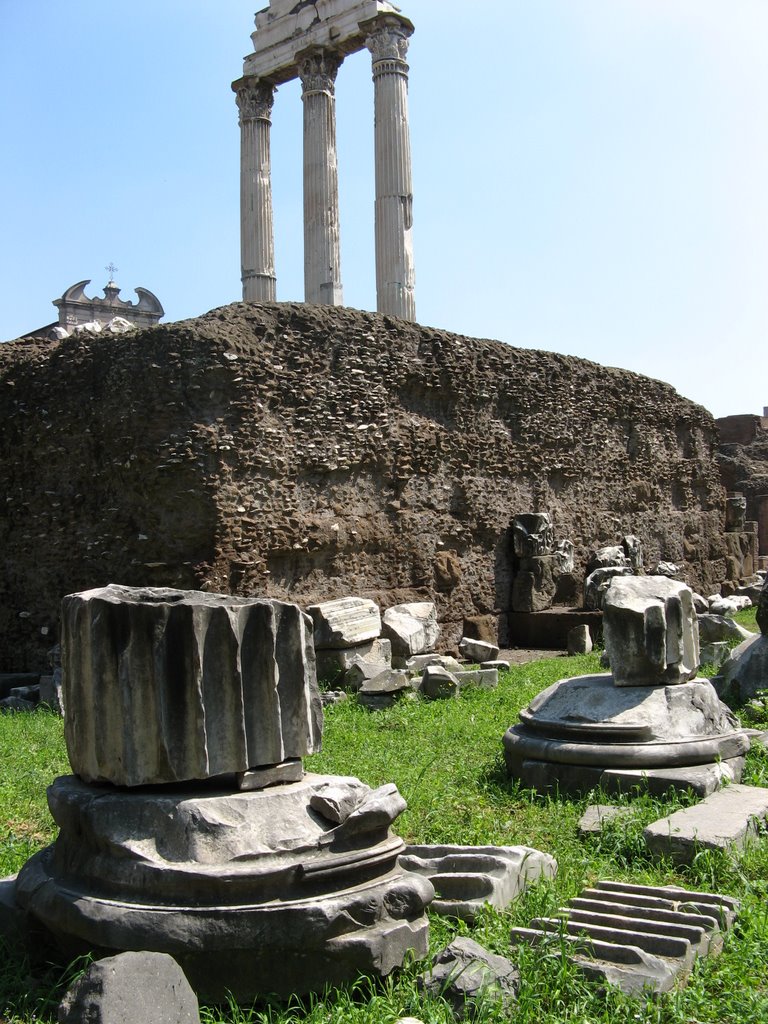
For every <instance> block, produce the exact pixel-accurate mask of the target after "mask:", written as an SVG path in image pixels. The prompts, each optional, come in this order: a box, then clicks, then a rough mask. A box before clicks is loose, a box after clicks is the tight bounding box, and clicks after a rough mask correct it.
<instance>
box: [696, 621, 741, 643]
mask: <svg viewBox="0 0 768 1024" xmlns="http://www.w3.org/2000/svg"><path fill="white" fill-rule="evenodd" d="M697 621H698V624H699V642H700V643H702V644H714V643H719V642H720V641H721V640H748V639H749V638H750V637H752V636H754V633H750V631H749V630H748V629H745V628H744V627H743V626H740V625H739V623H738V622H733V620H732V619H729V618H727V617H726V616H725V615H709V614H707V615H699V616H698V618H697Z"/></svg>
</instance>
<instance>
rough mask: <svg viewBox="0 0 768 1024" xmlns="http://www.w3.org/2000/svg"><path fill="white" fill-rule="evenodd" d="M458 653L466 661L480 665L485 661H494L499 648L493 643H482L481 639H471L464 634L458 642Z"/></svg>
mask: <svg viewBox="0 0 768 1024" xmlns="http://www.w3.org/2000/svg"><path fill="white" fill-rule="evenodd" d="M459 653H460V654H461V656H462V658H466V660H467V661H473V662H476V663H477V664H478V665H482V664H483V663H484V662H487V661H495V660H496V659H497V658H498V656H499V648H498V647H497V646H496V645H494V644H488V643H483V641H482V640H472V639H470V638H469V637H466V636H465V637H462V639H461V642H460V643H459Z"/></svg>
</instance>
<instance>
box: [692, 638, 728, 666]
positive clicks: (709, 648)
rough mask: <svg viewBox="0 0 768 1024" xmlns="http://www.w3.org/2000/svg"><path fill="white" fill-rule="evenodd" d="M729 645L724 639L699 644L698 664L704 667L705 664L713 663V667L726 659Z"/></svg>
mask: <svg viewBox="0 0 768 1024" xmlns="http://www.w3.org/2000/svg"><path fill="white" fill-rule="evenodd" d="M729 654H730V647H729V646H728V644H727V643H726V642H725V641H724V640H720V641H719V642H717V643H712V644H701V646H700V649H699V664H700V665H701V666H702V668H704V667H705V666H707V665H714V666H715V668H720V666H721V665H722V664H723V663H724V662H726V661H727V660H728V656H729Z"/></svg>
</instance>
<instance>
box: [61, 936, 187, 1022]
mask: <svg viewBox="0 0 768 1024" xmlns="http://www.w3.org/2000/svg"><path fill="white" fill-rule="evenodd" d="M58 1019H59V1024H83V1022H84V1021H88V1024H126V1022H127V1021H136V1022H138V1021H141V1024H199V1021H200V1012H199V1007H198V1003H197V996H196V995H195V993H194V992H193V991H192V987H191V986H190V984H189V982H188V981H187V979H186V977H185V975H184V972H183V971H182V969H181V968H180V967H179V965H178V964H177V963H176V961H175V960H174V959H173V957H171V956H169V955H168V954H167V953H150V952H142V953H133V952H130V953H120V954H118V955H117V956H111V957H106V958H105V959H103V960H97V961H96V963H93V964H91V965H90V967H88V969H87V970H86V971H85V973H84V974H82V975H81V976H80V977H79V978H78V979H77V981H76V982H75V983H74V984H73V985H72V986H71V987H70V988H69V989H68V990H67V993H66V995H65V996H64V998H63V999H62V1001H61V1005H60V1006H59V1017H58Z"/></svg>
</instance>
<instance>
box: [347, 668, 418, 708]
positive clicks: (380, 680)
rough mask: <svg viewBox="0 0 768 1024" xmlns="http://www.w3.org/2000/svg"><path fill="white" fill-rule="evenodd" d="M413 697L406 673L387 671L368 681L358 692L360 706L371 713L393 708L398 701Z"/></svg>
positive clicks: (393, 670)
mask: <svg viewBox="0 0 768 1024" xmlns="http://www.w3.org/2000/svg"><path fill="white" fill-rule="evenodd" d="M406 696H413V687H412V685H411V683H410V681H409V679H408V674H407V673H406V672H400V671H398V670H396V669H387V668H385V669H384V670H383V671H381V672H379V674H378V675H376V676H374V678H373V679H367V680H366V681H365V682H364V683H363V685H362V686H361V687H360V689H359V690H358V691H357V699H358V701H359V703H360V704H362V705H363V706H364V707H367V708H368V709H369V710H371V711H379V710H381V709H383V708H388V707H391V706H392V705H393V704H394V703H395V702H396V701H398V700H400V699H401V698H403V697H406Z"/></svg>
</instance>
